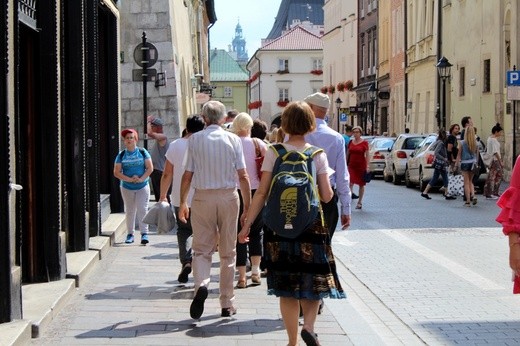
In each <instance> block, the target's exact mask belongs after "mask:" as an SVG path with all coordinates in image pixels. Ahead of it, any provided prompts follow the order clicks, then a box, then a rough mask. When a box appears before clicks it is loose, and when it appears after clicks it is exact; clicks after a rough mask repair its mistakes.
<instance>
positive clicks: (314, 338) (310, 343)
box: [300, 329, 320, 346]
mask: <svg viewBox="0 0 520 346" xmlns="http://www.w3.org/2000/svg"><path fill="white" fill-rule="evenodd" d="M300 335H301V337H302V339H303V341H304V342H305V344H306V345H307V346H320V342H319V341H318V334H315V333H311V332H309V331H308V330H306V329H302V331H301V333H300Z"/></svg>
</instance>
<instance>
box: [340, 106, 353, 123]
mask: <svg viewBox="0 0 520 346" xmlns="http://www.w3.org/2000/svg"><path fill="white" fill-rule="evenodd" d="M349 113H350V111H349V108H340V109H339V120H340V121H347V118H348V114H349Z"/></svg>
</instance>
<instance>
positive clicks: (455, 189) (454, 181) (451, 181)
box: [447, 173, 464, 196]
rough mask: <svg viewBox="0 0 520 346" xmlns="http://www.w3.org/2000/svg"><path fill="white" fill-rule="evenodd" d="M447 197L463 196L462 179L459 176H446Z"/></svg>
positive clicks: (452, 174) (451, 174)
mask: <svg viewBox="0 0 520 346" xmlns="http://www.w3.org/2000/svg"><path fill="white" fill-rule="evenodd" d="M447 195H448V196H464V178H463V177H462V175H461V174H454V173H450V174H449V175H448V191H447Z"/></svg>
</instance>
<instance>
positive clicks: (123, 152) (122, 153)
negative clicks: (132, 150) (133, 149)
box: [118, 147, 146, 161]
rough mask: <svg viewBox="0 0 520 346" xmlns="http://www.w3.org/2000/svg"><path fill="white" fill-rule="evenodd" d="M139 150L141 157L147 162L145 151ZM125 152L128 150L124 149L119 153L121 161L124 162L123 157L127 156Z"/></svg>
mask: <svg viewBox="0 0 520 346" xmlns="http://www.w3.org/2000/svg"><path fill="white" fill-rule="evenodd" d="M137 149H139V152H140V153H141V155H142V156H143V159H145V160H146V154H145V153H144V149H143V148H139V147H138V148H137ZM125 151H126V149H123V150H121V151H120V152H119V154H118V156H119V161H123V156H125Z"/></svg>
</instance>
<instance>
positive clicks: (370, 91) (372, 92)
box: [368, 82, 377, 136]
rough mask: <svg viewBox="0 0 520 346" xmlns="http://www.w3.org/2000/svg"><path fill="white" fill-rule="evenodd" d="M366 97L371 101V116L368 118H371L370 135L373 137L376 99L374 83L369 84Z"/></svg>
mask: <svg viewBox="0 0 520 346" xmlns="http://www.w3.org/2000/svg"><path fill="white" fill-rule="evenodd" d="M368 96H369V97H370V100H372V114H371V115H370V116H371V122H372V130H371V132H372V133H371V135H372V136H373V135H374V129H375V128H374V123H375V118H376V97H377V87H376V83H375V82H374V83H372V84H370V86H369V87H368Z"/></svg>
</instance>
